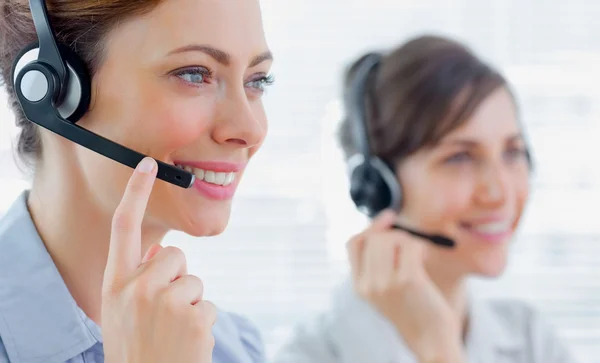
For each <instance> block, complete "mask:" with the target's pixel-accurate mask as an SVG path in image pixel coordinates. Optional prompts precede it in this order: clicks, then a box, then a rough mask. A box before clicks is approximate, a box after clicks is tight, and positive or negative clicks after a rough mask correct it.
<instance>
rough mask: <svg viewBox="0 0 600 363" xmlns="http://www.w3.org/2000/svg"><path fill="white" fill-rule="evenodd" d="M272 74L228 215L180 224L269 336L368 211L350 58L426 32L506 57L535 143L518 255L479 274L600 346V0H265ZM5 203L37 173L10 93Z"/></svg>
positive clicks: (329, 266)
mask: <svg viewBox="0 0 600 363" xmlns="http://www.w3.org/2000/svg"><path fill="white" fill-rule="evenodd" d="M262 3H263V10H264V21H265V27H266V31H267V36H268V40H269V43H270V46H271V48H272V50H273V52H274V53H275V56H276V62H275V66H274V68H273V71H274V74H275V77H276V79H277V81H276V85H275V86H274V87H273V88H271V89H270V90H269V91H268V93H267V95H266V96H265V97H266V98H265V102H266V106H267V110H268V113H269V116H270V125H271V126H270V134H269V136H268V140H267V142H266V144H265V146H264V148H263V150H262V151H261V152H260V153H259V154H258V155H257V156H256V158H255V159H254V161H253V163H252V164H251V166H250V169H249V171H248V172H247V174H246V176H245V180H244V182H243V183H242V185H241V188H240V190H239V194H238V195H237V197H236V198H237V199H236V203H235V208H234V212H233V215H232V218H231V223H230V227H229V229H228V230H227V232H226V233H224V234H223V235H221V236H219V237H216V238H211V239H205V240H198V239H194V238H190V237H188V236H185V235H183V234H181V233H172V234H170V235H169V236H168V239H167V241H166V243H167V244H171V245H176V246H179V247H181V248H183V249H184V251H185V252H186V254H187V256H188V260H189V261H190V265H191V267H190V269H191V272H192V273H196V274H198V275H199V276H201V277H202V278H203V279H204V281H205V283H206V290H207V295H208V298H210V299H211V300H213V301H215V302H216V303H218V304H219V305H220V306H221V307H223V308H226V309H231V310H235V311H238V312H242V313H244V314H246V315H247V316H249V317H250V318H251V319H252V320H253V321H254V322H255V323H256V324H258V325H259V326H260V328H261V329H262V331H263V334H264V337H265V340H266V343H267V345H268V349H269V352H270V353H272V352H273V350H274V349H276V348H277V346H278V345H279V344H280V343H281V341H282V340H283V339H285V337H286V336H287V334H288V333H289V331H290V328H291V326H292V325H293V323H294V322H296V321H301V320H304V319H306V318H308V317H310V316H311V315H312V314H313V313H315V312H316V311H318V310H319V309H321V308H323V307H324V306H325V304H326V303H327V301H328V299H329V297H330V296H329V292H330V289H331V287H332V286H334V285H335V284H336V283H338V282H339V281H340V279H342V278H343V277H344V274H345V273H346V271H347V266H346V261H345V256H344V243H345V240H346V238H347V237H348V236H349V235H350V234H352V233H355V232H357V231H358V230H359V229H360V228H361V227H363V226H364V225H365V220H364V218H362V216H360V215H358V213H357V212H356V211H355V210H354V208H353V206H352V204H351V203H350V201H349V199H348V197H347V191H346V190H347V184H346V179H345V175H344V165H343V164H342V163H341V161H342V159H341V154H340V153H339V150H338V149H337V146H336V144H335V140H334V139H333V136H332V134H333V130H334V129H335V125H336V122H337V120H338V119H339V108H338V107H337V96H338V94H339V82H340V75H341V71H342V69H343V67H344V66H345V65H346V64H347V62H349V61H350V60H351V59H353V58H354V57H356V56H358V55H359V54H360V53H361V52H364V51H367V50H370V49H373V48H377V47H387V46H393V45H396V44H398V43H399V42H401V41H403V40H405V39H406V38H407V37H409V36H413V35H416V34H418V33H421V32H435V33H439V34H446V35H450V36H455V37H457V38H458V39H459V40H462V41H464V42H466V43H467V44H468V45H470V46H471V47H473V48H474V49H475V50H476V51H477V52H478V53H479V54H480V55H482V56H483V57H484V58H486V59H487V60H488V61H490V62H491V63H493V64H494V65H495V66H497V67H499V68H500V69H502V70H503V72H504V73H505V74H506V75H507V76H508V78H509V79H510V81H511V82H512V83H513V84H514V86H515V88H516V90H517V93H518V96H519V97H520V100H521V103H522V105H521V106H522V109H523V112H524V113H523V119H524V122H525V125H526V127H527V131H528V133H529V134H530V138H531V141H532V145H533V148H534V153H535V158H536V163H537V170H536V178H535V186H534V188H535V190H534V194H533V198H532V200H531V203H530V206H529V209H528V212H527V216H526V218H525V221H524V225H523V228H522V230H521V233H520V235H519V237H518V239H517V241H516V243H515V246H514V252H513V256H512V260H511V262H510V266H509V269H508V271H507V273H506V274H505V275H504V277H503V278H502V279H501V280H500V281H494V282H491V281H475V282H474V284H476V287H477V291H478V292H479V293H481V294H485V295H488V296H515V297H519V298H523V299H526V300H528V301H530V302H532V303H533V304H534V305H535V306H537V307H539V308H540V309H541V310H542V311H543V312H545V313H547V314H548V316H549V317H550V319H551V320H552V322H553V323H554V324H555V325H556V326H557V327H558V328H559V331H560V334H562V335H563V336H564V337H565V339H567V340H568V342H569V343H570V344H572V347H573V349H574V350H575V351H576V354H577V355H578V356H579V357H580V358H581V359H582V362H588V361H589V362H591V361H592V357H594V356H596V357H598V356H600V348H599V347H600V344H598V343H599V342H600V263H599V262H600V245H598V243H599V242H600V218H599V217H598V215H597V214H596V213H597V206H598V205H600V142H598V140H600V87H599V81H600V21H598V19H600V2H598V1H594V0H568V1H567V0H562V1H561V0H328V1H323V0H319V1H317V0H285V1H281V0H263V1H262ZM0 97H1V98H2V100H0V101H1V102H0V120H1V122H0V138H1V139H0V213H3V212H4V211H5V209H6V208H7V207H8V206H9V205H10V203H11V202H12V201H13V199H14V198H15V197H16V196H17V194H18V193H19V192H20V191H21V190H22V189H23V188H25V187H27V185H28V183H27V182H26V181H24V180H23V179H22V178H21V175H20V174H19V173H18V171H17V169H16V168H15V167H14V162H13V157H12V151H11V147H12V141H13V137H14V135H16V130H15V128H14V127H13V119H12V114H11V113H10V112H9V111H8V110H7V108H6V107H5V105H6V102H5V95H4V94H0Z"/></svg>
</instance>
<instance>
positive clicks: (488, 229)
mask: <svg viewBox="0 0 600 363" xmlns="http://www.w3.org/2000/svg"><path fill="white" fill-rule="evenodd" d="M510 227H511V223H510V222H508V221H503V222H493V223H485V224H479V225H473V226H471V229H472V230H474V231H476V232H480V233H487V234H495V233H503V232H507V231H508V230H509V229H510Z"/></svg>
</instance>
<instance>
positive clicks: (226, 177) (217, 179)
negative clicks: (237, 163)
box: [175, 164, 235, 186]
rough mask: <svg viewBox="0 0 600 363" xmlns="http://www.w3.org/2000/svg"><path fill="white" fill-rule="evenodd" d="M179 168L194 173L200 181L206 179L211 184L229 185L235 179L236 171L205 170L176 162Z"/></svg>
mask: <svg viewBox="0 0 600 363" xmlns="http://www.w3.org/2000/svg"><path fill="white" fill-rule="evenodd" d="M175 165H176V166H177V167H178V168H181V169H183V170H185V171H187V172H189V173H193V174H194V176H195V177H196V180H198V181H205V182H207V183H210V184H215V185H222V186H227V185H229V184H231V183H233V181H234V180H235V173H234V172H229V173H224V172H219V171H212V170H204V169H200V168H193V167H191V166H189V165H179V164H175Z"/></svg>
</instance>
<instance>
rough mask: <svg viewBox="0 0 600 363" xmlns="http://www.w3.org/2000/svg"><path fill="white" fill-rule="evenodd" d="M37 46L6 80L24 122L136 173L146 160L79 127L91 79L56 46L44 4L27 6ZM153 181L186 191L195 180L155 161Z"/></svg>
mask: <svg viewBox="0 0 600 363" xmlns="http://www.w3.org/2000/svg"><path fill="white" fill-rule="evenodd" d="M29 7H30V9H31V15H32V17H33V23H34V26H35V31H36V33H37V37H38V41H37V42H34V43H32V44H29V45H28V46H27V47H26V48H24V49H23V50H22V51H21V52H20V53H19V55H18V56H17V58H16V59H15V61H14V64H13V68H12V76H11V80H12V82H14V84H13V86H14V89H15V92H16V95H17V99H18V101H19V103H20V105H21V108H22V109H23V113H24V114H25V117H27V119H28V120H29V121H31V122H33V123H35V124H37V125H39V126H41V127H44V128H46V129H48V130H50V131H52V132H54V133H55V134H58V135H60V136H62V137H65V138H66V139H68V140H71V141H73V142H75V143H76V144H79V145H81V146H83V147H85V148H87V149H90V150H92V151H95V152H96V153H98V154H101V155H104V156H105V157H107V158H110V159H112V160H114V161H116V162H119V163H121V164H123V165H126V166H129V167H131V168H135V167H136V166H137V164H138V163H139V162H140V161H141V160H142V159H143V158H144V157H145V155H143V154H140V153H138V152H137V151H134V150H132V149H129V148H127V147H125V146H122V145H120V144H117V143H116V142H114V141H111V140H108V139H106V138H104V137H102V136H100V135H98V134H95V133H93V132H91V131H89V130H87V129H85V128H83V127H81V126H79V125H77V121H79V120H80V119H81V117H82V116H83V115H84V114H85V113H86V112H87V111H88V108H89V105H90V99H91V79H90V73H89V71H88V69H87V68H86V65H85V63H84V62H83V61H82V59H81V58H80V57H79V56H78V55H77V54H76V53H75V52H74V51H72V50H71V49H69V48H68V47H67V46H65V45H63V44H60V43H58V42H57V41H56V39H55V36H54V32H53V30H52V25H51V23H50V19H49V17H48V9H47V8H46V2H45V0H29ZM157 164H158V173H157V178H159V179H161V180H164V181H166V182H168V183H171V184H173V185H176V186H179V187H182V188H190V187H191V186H192V185H193V184H194V180H195V177H194V174H193V173H190V172H187V171H185V170H183V169H181V168H179V167H176V166H175V165H170V164H167V163H164V162H162V161H158V160H157Z"/></svg>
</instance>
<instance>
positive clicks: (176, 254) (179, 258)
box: [163, 246, 186, 265]
mask: <svg viewBox="0 0 600 363" xmlns="http://www.w3.org/2000/svg"><path fill="white" fill-rule="evenodd" d="M163 251H164V253H166V254H167V255H169V258H172V259H174V260H175V261H176V262H177V263H179V264H182V265H185V263H186V258H185V253H183V251H182V250H181V249H180V248H177V247H173V246H167V247H165V248H163Z"/></svg>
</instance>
